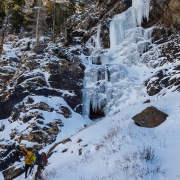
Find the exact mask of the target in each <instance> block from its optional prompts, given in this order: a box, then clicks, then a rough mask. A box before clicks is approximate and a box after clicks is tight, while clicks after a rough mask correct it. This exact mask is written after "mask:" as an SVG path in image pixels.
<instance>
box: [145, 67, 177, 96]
mask: <svg viewBox="0 0 180 180" xmlns="http://www.w3.org/2000/svg"><path fill="white" fill-rule="evenodd" d="M179 70H180V66H179V65H178V66H174V67H173V68H172V69H164V70H160V71H158V72H157V73H156V75H154V76H152V77H151V78H150V79H148V80H147V81H146V82H145V85H146V87H147V93H148V94H149V95H150V96H153V95H155V94H157V93H160V92H161V90H162V89H163V88H167V89H170V90H171V89H172V91H176V90H177V91H180V78H179V77H178V74H179V73H180V71H179ZM163 95H164V94H163Z"/></svg>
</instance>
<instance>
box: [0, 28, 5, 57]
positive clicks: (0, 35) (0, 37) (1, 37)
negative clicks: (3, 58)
mask: <svg viewBox="0 0 180 180" xmlns="http://www.w3.org/2000/svg"><path fill="white" fill-rule="evenodd" d="M4 34H5V30H3V32H2V33H0V54H2V51H3V44H4Z"/></svg>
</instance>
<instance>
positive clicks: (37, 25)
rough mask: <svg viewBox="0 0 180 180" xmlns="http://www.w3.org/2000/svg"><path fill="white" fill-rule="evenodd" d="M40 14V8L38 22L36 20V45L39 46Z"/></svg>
mask: <svg viewBox="0 0 180 180" xmlns="http://www.w3.org/2000/svg"><path fill="white" fill-rule="evenodd" d="M39 14H40V7H39V8H38V13H37V20H36V45H39Z"/></svg>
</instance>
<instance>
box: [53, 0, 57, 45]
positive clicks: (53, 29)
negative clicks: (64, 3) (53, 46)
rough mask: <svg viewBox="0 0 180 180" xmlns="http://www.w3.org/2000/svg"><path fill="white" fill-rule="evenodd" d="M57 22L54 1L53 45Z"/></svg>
mask: <svg viewBox="0 0 180 180" xmlns="http://www.w3.org/2000/svg"><path fill="white" fill-rule="evenodd" d="M55 21H56V0H54V16H53V43H55Z"/></svg>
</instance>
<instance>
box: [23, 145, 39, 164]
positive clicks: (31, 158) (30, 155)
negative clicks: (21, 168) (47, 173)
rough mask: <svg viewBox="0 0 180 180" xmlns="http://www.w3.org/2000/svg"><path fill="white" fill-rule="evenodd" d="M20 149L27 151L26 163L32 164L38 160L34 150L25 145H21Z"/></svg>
mask: <svg viewBox="0 0 180 180" xmlns="http://www.w3.org/2000/svg"><path fill="white" fill-rule="evenodd" d="M20 149H21V150H22V151H23V153H25V157H24V162H25V164H28V165H32V164H33V163H34V162H35V161H36V156H35V154H34V153H33V152H32V151H28V150H27V149H26V148H25V147H20Z"/></svg>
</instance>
